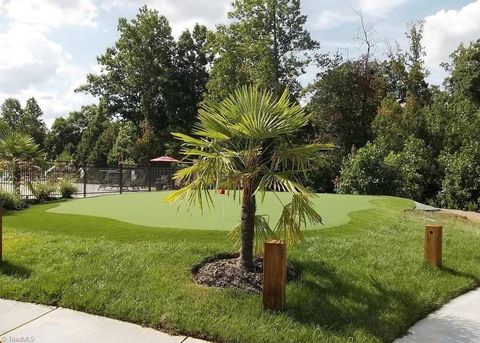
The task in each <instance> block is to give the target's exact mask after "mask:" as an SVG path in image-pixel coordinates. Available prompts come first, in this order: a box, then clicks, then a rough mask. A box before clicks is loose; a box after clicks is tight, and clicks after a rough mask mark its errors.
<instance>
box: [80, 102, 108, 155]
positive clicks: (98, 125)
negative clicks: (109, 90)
mask: <svg viewBox="0 0 480 343" xmlns="http://www.w3.org/2000/svg"><path fill="white" fill-rule="evenodd" d="M88 110H89V111H91V112H92V113H91V114H90V120H89V122H88V125H87V127H86V128H85V130H84V131H83V132H82V136H81V139H80V142H79V144H78V147H77V151H76V153H75V157H76V160H77V162H78V163H80V164H83V165H85V164H86V163H88V162H89V156H90V154H91V153H92V149H93V148H94V146H95V145H96V143H97V141H98V139H99V137H100V136H101V135H102V132H103V131H104V130H105V129H106V128H107V127H108V125H109V121H108V120H107V115H106V113H105V108H104V106H103V104H102V103H100V104H99V105H98V106H97V105H92V106H89V107H88Z"/></svg>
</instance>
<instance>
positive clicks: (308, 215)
mask: <svg viewBox="0 0 480 343" xmlns="http://www.w3.org/2000/svg"><path fill="white" fill-rule="evenodd" d="M198 117H199V121H198V123H197V124H196V125H195V128H194V132H193V134H194V135H195V136H196V137H192V136H188V135H185V134H182V133H172V134H173V135H174V136H175V137H176V138H177V139H179V140H181V141H182V146H183V149H182V154H183V155H184V156H185V159H184V161H187V162H189V163H191V165H190V166H189V167H186V168H184V169H181V170H179V171H178V172H177V173H176V175H175V178H176V179H180V180H182V181H184V182H186V183H187V186H185V187H184V188H182V189H180V190H177V191H176V192H174V193H172V194H171V195H170V196H169V197H168V198H166V201H167V202H172V201H174V200H176V199H186V200H187V201H188V202H189V203H190V204H191V205H195V204H197V205H199V206H200V207H201V208H203V207H204V203H207V204H208V205H209V206H210V205H213V201H212V198H211V194H210V192H209V190H211V189H212V188H216V189H218V188H219V187H224V186H227V188H229V189H230V190H229V192H233V193H234V194H233V196H236V193H237V189H241V193H242V194H241V221H240V224H239V225H238V226H237V227H236V228H234V231H233V232H234V233H238V234H239V237H240V238H239V240H240V257H239V259H238V263H239V264H240V265H241V266H243V267H244V268H246V269H247V270H252V269H253V253H254V242H255V236H256V238H257V239H260V240H261V239H266V238H267V237H277V238H281V239H285V240H288V241H291V242H297V241H299V240H301V239H302V235H301V227H302V226H304V225H305V224H306V222H307V220H308V221H310V222H313V223H320V222H321V216H320V215H319V214H318V213H317V212H316V210H315V209H314V207H313V206H312V202H311V200H310V197H312V196H313V195H314V194H313V193H312V192H310V191H309V190H308V189H307V188H306V187H304V186H303V185H302V183H301V175H302V174H304V173H305V172H306V171H308V170H309V169H310V168H311V163H312V161H313V160H314V159H317V158H319V157H320V156H319V152H320V151H322V150H326V149H330V148H331V147H332V146H331V145H320V144H309V145H302V146H297V145H295V144H294V141H295V136H294V135H295V134H296V133H298V131H299V130H300V129H301V128H302V127H304V126H305V125H306V124H307V122H308V120H309V118H308V116H306V115H305V113H304V112H303V110H302V108H301V107H300V106H298V105H295V104H292V103H291V102H290V101H289V96H288V93H287V91H285V92H284V93H283V95H282V96H281V97H280V98H279V99H278V100H277V99H275V98H274V97H273V95H272V93H271V92H265V91H260V90H258V89H257V88H256V87H242V88H239V89H237V90H236V91H235V92H234V93H233V94H232V95H230V96H229V97H227V98H226V99H225V100H224V101H223V102H221V103H215V102H206V103H205V104H203V106H202V107H201V109H200V110H199V114H198ZM267 191H273V192H290V193H291V194H292V200H291V202H290V203H288V204H282V203H281V202H280V204H281V206H283V211H282V214H281V216H280V219H279V221H278V223H277V224H276V226H275V227H274V228H271V227H270V226H269V224H268V222H267V219H266V218H265V217H263V216H259V215H256V198H257V195H259V196H260V198H261V200H263V198H264V196H265V193H266V192H267ZM274 194H275V193H274ZM277 199H279V198H278V197H277ZM237 237H238V236H237Z"/></svg>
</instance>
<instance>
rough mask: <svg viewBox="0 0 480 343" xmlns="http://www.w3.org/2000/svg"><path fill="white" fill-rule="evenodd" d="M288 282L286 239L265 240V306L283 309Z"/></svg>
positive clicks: (272, 308)
mask: <svg viewBox="0 0 480 343" xmlns="http://www.w3.org/2000/svg"><path fill="white" fill-rule="evenodd" d="M286 282H287V248H286V245H285V242H284V241H281V240H269V241H266V242H265V250H264V253H263V307H264V308H265V309H268V310H276V311H277V310H282V309H283V307H284V306H285V284H286Z"/></svg>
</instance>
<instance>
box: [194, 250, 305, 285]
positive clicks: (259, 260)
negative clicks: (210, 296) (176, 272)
mask: <svg viewBox="0 0 480 343" xmlns="http://www.w3.org/2000/svg"><path fill="white" fill-rule="evenodd" d="M237 260H238V254H228V253H226V254H218V255H215V256H211V257H208V258H206V259H205V260H204V261H202V262H201V263H200V264H198V265H196V266H194V267H193V268H192V274H193V279H194V280H195V282H196V283H198V284H200V285H205V286H210V287H221V288H236V289H241V290H244V291H247V292H256V293H258V292H261V291H262V285H263V256H256V257H255V258H254V271H253V272H249V271H247V270H245V269H244V268H242V267H240V266H239V265H238V264H237ZM299 277H300V275H299V273H298V272H297V271H296V270H295V268H294V266H293V265H292V264H291V263H288V264H287V282H288V281H292V280H296V279H298V278H299Z"/></svg>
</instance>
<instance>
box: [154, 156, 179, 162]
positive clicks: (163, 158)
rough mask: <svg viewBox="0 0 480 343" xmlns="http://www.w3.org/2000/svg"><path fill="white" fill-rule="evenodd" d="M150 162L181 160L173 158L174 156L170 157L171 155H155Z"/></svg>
mask: <svg viewBox="0 0 480 343" xmlns="http://www.w3.org/2000/svg"><path fill="white" fill-rule="evenodd" d="M150 162H175V163H178V162H180V161H179V160H177V159H175V158H173V157H170V156H167V155H165V156H160V157H155V158H152V159H151V160H150Z"/></svg>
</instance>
